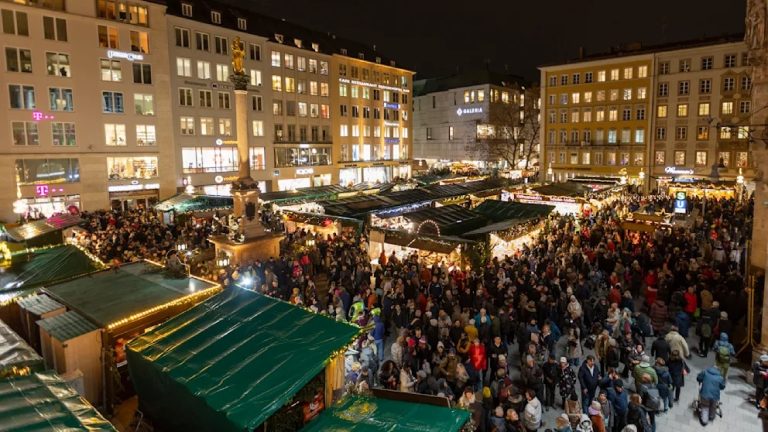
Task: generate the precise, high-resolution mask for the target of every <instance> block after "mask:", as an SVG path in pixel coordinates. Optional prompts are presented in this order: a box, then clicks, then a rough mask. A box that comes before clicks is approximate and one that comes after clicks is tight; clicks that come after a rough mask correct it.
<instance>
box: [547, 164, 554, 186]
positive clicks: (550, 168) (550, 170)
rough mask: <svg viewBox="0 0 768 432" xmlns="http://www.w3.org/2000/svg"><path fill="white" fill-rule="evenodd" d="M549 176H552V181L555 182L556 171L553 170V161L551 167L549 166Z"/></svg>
mask: <svg viewBox="0 0 768 432" xmlns="http://www.w3.org/2000/svg"><path fill="white" fill-rule="evenodd" d="M547 177H549V178H551V179H552V180H551V182H552V183H554V182H555V172H554V171H552V162H550V163H549V167H548V168H547Z"/></svg>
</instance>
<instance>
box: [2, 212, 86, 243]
mask: <svg viewBox="0 0 768 432" xmlns="http://www.w3.org/2000/svg"><path fill="white" fill-rule="evenodd" d="M80 222H82V219H80V216H78V215H71V214H62V215H56V216H52V217H50V218H48V219H43V220H39V221H34V222H30V223H26V224H24V225H21V226H17V227H14V228H7V230H6V235H7V236H8V237H9V238H11V239H13V240H15V241H26V240H31V239H33V238H35V237H40V236H42V235H44V234H49V233H52V232H54V231H58V230H62V229H64V228H69V227H71V226H75V225H77V224H79V223H80Z"/></svg>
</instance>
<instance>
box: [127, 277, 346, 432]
mask: <svg viewBox="0 0 768 432" xmlns="http://www.w3.org/2000/svg"><path fill="white" fill-rule="evenodd" d="M359 333H360V328H358V327H357V326H353V325H351V324H346V323H340V322H336V321H335V320H332V319H330V318H328V317H326V316H323V315H318V314H314V313H312V312H309V311H307V310H305V309H301V308H298V307H295V306H293V305H291V304H288V303H286V302H283V301H280V300H277V299H274V298H271V297H266V296H263V295H261V294H257V293H255V292H252V291H246V290H241V289H232V290H228V291H225V292H222V293H221V294H219V295H216V296H214V297H212V298H210V299H208V300H206V301H205V302H203V303H201V304H199V305H197V306H195V307H193V308H191V309H189V310H187V311H186V312H183V313H181V314H180V315H178V316H176V317H174V318H171V319H170V320H168V321H167V322H165V323H163V324H161V325H159V326H157V327H155V328H154V329H152V330H151V331H149V332H147V333H145V334H143V335H141V336H139V337H137V338H136V339H134V340H133V341H131V342H130V343H129V344H128V350H127V356H128V368H129V370H130V374H131V379H132V380H133V383H134V386H135V388H136V390H137V392H138V394H139V401H140V404H141V409H142V410H143V411H144V412H145V414H148V415H149V416H150V417H151V418H152V419H153V420H154V421H156V422H157V423H158V424H160V425H162V426H163V428H164V429H168V430H200V431H203V430H206V431H214V430H215V431H224V432H229V431H232V432H235V431H238V432H239V431H250V430H253V429H254V428H256V427H258V426H259V425H260V424H262V423H263V422H264V420H266V419H267V418H268V417H269V416H271V415H272V414H273V413H274V412H275V411H277V410H278V409H280V408H281V407H282V406H283V405H284V404H285V403H286V402H287V401H289V400H290V399H291V398H292V397H293V396H294V395H295V394H296V393H297V392H298V391H299V390H300V389H301V388H303V387H304V386H305V385H306V384H307V383H308V382H309V381H310V380H312V379H313V378H314V377H315V376H316V375H317V374H318V373H320V372H321V371H323V370H324V368H325V364H326V362H327V361H328V360H329V359H330V358H332V357H333V356H334V355H335V354H337V353H339V352H340V350H342V349H343V348H345V347H346V346H347V345H348V344H349V343H350V342H351V340H352V338H353V337H355V336H357V335H358V334H359Z"/></svg>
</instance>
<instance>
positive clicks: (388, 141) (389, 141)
mask: <svg viewBox="0 0 768 432" xmlns="http://www.w3.org/2000/svg"><path fill="white" fill-rule="evenodd" d="M384 143H385V144H400V138H384Z"/></svg>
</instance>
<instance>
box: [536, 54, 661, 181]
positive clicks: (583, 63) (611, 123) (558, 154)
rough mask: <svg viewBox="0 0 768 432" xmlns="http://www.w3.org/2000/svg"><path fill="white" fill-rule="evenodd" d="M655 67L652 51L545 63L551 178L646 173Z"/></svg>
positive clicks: (545, 125)
mask: <svg viewBox="0 0 768 432" xmlns="http://www.w3.org/2000/svg"><path fill="white" fill-rule="evenodd" d="M652 70H653V55H652V54H638V55H611V56H595V57H591V58H587V59H581V60H578V61H575V62H573V63H568V64H564V65H556V66H546V67H542V68H541V82H542V88H541V99H542V109H541V111H542V122H541V124H542V129H541V130H542V132H541V135H542V140H543V142H544V151H543V152H542V153H543V157H544V163H543V164H542V171H544V170H545V169H546V171H545V172H546V173H547V174H546V176H545V177H546V179H547V180H548V181H564V180H566V179H567V178H569V177H574V176H576V175H589V176H603V177H617V178H618V177H619V176H626V177H627V178H628V179H629V180H630V182H637V181H638V180H639V179H640V177H644V176H645V175H646V172H647V171H648V170H647V168H646V165H647V160H648V142H649V139H648V136H647V135H648V131H650V130H651V115H650V111H651V98H652V96H651V94H650V93H651V91H652V88H653V83H652V75H653V74H652ZM641 173H642V174H641Z"/></svg>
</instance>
